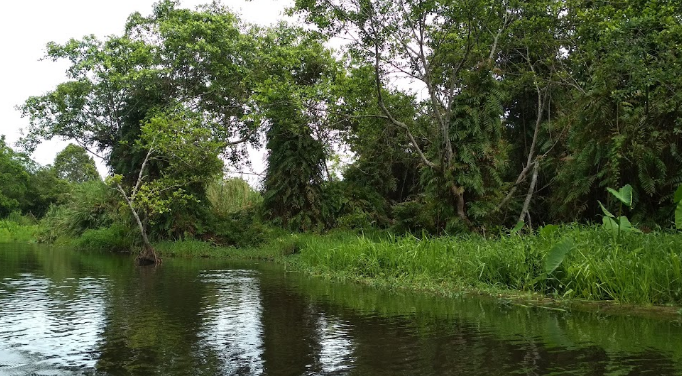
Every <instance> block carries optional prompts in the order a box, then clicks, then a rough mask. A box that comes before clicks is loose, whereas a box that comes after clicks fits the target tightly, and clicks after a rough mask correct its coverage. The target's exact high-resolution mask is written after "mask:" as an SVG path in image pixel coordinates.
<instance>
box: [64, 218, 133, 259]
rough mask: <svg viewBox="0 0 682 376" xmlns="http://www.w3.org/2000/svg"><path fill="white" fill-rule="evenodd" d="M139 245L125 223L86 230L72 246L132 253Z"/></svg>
mask: <svg viewBox="0 0 682 376" xmlns="http://www.w3.org/2000/svg"><path fill="white" fill-rule="evenodd" d="M138 243H139V240H138V239H137V236H136V235H135V232H133V231H131V229H130V227H129V226H127V225H125V224H123V223H114V224H112V225H110V226H107V227H101V228H94V229H88V230H85V231H84V232H83V233H82V234H81V235H80V236H79V237H78V238H76V239H75V240H74V241H73V242H72V243H71V244H72V245H73V246H75V247H76V248H79V249H87V250H97V251H105V252H126V253H127V252H130V250H131V249H133V248H134V246H135V245H137V244H138Z"/></svg>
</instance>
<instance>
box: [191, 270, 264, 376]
mask: <svg viewBox="0 0 682 376" xmlns="http://www.w3.org/2000/svg"><path fill="white" fill-rule="evenodd" d="M200 280H201V281H202V282H203V283H205V284H207V285H209V286H210V288H209V289H208V292H207V294H206V296H205V297H204V301H203V307H204V309H203V311H202V312H201V318H202V325H201V327H200V335H199V336H200V338H201V339H200V341H199V345H198V347H199V351H198V352H197V355H199V356H201V355H200V354H202V353H205V352H206V349H207V348H210V349H212V351H213V352H214V353H215V354H216V355H217V357H218V358H219V359H220V361H221V362H222V366H221V367H220V371H221V372H220V373H221V374H227V375H233V374H238V375H247V374H248V375H259V374H262V373H263V370H264V368H263V360H262V359H263V338H262V326H261V322H260V317H261V311H262V307H261V302H260V290H259V283H258V274H257V273H256V272H255V271H253V270H222V271H208V272H203V273H202V274H201V275H200Z"/></svg>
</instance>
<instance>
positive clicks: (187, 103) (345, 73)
mask: <svg viewBox="0 0 682 376" xmlns="http://www.w3.org/2000/svg"><path fill="white" fill-rule="evenodd" d="M288 12H289V14H290V15H292V16H297V17H299V19H300V20H301V22H302V23H304V24H303V25H301V26H294V25H290V24H285V23H280V24H278V25H274V26H271V27H265V28H264V27H256V26H253V25H248V24H245V23H244V22H242V21H241V20H240V19H239V17H238V16H237V15H236V14H234V13H232V12H231V11H230V10H229V9H227V8H225V7H224V6H222V5H220V4H219V3H213V4H210V5H205V6H202V7H199V8H197V9H195V10H188V9H183V8H180V4H179V2H177V1H168V0H166V1H161V2H159V3H157V4H156V5H155V6H154V8H153V10H152V13H151V14H150V15H148V16H143V15H141V14H139V13H134V14H132V15H131V16H130V17H129V18H128V21H127V23H126V25H125V32H124V33H123V34H122V35H117V36H110V37H107V38H105V39H103V40H100V39H98V38H95V37H94V36H86V37H84V38H81V39H73V40H70V41H68V42H66V43H64V44H56V43H50V44H48V48H47V57H48V58H49V59H52V60H61V59H65V60H67V61H69V62H70V63H71V65H70V68H69V69H68V71H67V80H66V81H65V82H64V83H62V84H60V85H58V86H57V87H56V88H55V89H54V90H52V91H51V92H49V93H47V94H45V95H41V96H35V97H31V98H29V99H28V100H26V102H25V103H24V104H23V105H22V106H20V110H21V111H22V114H23V115H24V116H25V117H27V118H28V120H29V122H30V126H29V127H28V129H27V133H26V134H27V135H26V137H24V139H23V140H22V146H23V148H24V149H25V150H26V151H28V152H30V151H32V150H33V148H34V147H35V146H36V145H37V144H38V143H39V142H41V141H42V140H46V139H51V138H54V137H57V138H63V139H69V140H74V141H75V142H76V143H78V144H79V145H80V147H82V148H83V150H87V151H88V152H89V153H91V154H92V155H97V156H99V157H101V158H102V160H103V161H105V163H106V165H107V167H108V168H109V171H110V173H111V177H110V178H109V179H108V180H107V184H109V186H110V187H113V188H115V189H116V191H117V192H118V193H119V199H122V200H124V201H125V202H126V203H127V206H128V207H129V209H131V212H132V213H133V214H135V216H138V215H139V217H140V218H139V219H138V220H137V222H138V224H139V227H140V228H141V231H142V232H145V228H148V229H151V232H152V235H153V236H157V237H171V238H177V237H182V236H188V235H191V236H204V237H208V238H216V236H217V235H216V234H218V233H224V232H226V231H227V230H225V229H223V230H218V229H217V228H216V224H215V223H216V219H215V216H214V215H212V214H210V213H211V211H212V209H211V201H210V200H209V199H207V187H208V186H209V185H210V184H211V183H212V182H214V181H215V177H216V176H218V175H220V174H221V171H222V169H223V168H225V167H226V166H227V167H230V168H238V167H243V166H245V165H248V164H249V161H248V158H247V150H248V147H254V148H262V147H265V148H266V149H267V170H266V172H265V176H264V178H263V181H262V192H261V193H262V201H260V200H259V201H257V205H253V206H249V207H248V208H249V209H248V210H250V211H251V212H254V213H255V214H253V215H251V214H249V215H246V217H247V218H249V219H248V221H247V223H251V224H252V223H253V221H254V219H253V218H254V217H257V218H259V219H258V220H266V221H269V222H271V223H274V224H276V225H278V226H281V227H284V228H287V229H290V230H295V231H324V230H328V229H331V228H336V227H344V228H365V227H378V228H391V229H393V230H394V231H396V232H422V231H426V232H429V233H434V234H445V233H447V234H453V233H459V232H468V231H478V232H485V231H493V230H494V229H496V228H501V227H508V226H514V225H515V224H517V223H521V222H523V224H524V225H527V226H530V227H533V226H537V225H540V224H544V223H560V222H575V221H577V222H590V221H595V220H597V219H598V215H599V214H600V213H601V210H600V208H599V205H598V204H597V202H598V201H599V200H601V202H605V203H606V205H607V206H608V205H609V204H611V205H615V202H611V201H612V198H610V197H609V196H608V193H607V191H606V188H607V187H614V188H617V187H620V186H623V185H625V184H630V185H631V186H632V191H633V204H632V210H631V212H630V213H629V214H630V216H631V219H632V220H633V223H638V224H639V225H640V226H641V227H655V226H661V227H664V228H665V227H670V226H671V225H672V218H673V212H674V209H675V203H674V202H673V199H672V196H673V192H674V191H675V189H676V188H677V186H678V185H679V184H680V182H682V169H681V168H680V167H682V155H680V151H679V148H680V145H682V144H681V137H680V134H681V131H682V121H681V120H680V119H682V90H681V89H682V76H680V75H679V74H678V72H679V71H680V69H681V67H682V53H680V51H682V49H681V48H680V47H681V44H682V4H681V3H679V2H678V1H673V0H658V1H648V0H624V1H620V2H602V1H593V0H531V1H522V0H505V1H493V0H472V1H467V2H462V1H451V0H419V1H417V0H296V2H295V4H294V6H293V7H292V8H291V9H289V11H288ZM330 41H331V42H333V43H334V44H341V45H342V47H341V48H340V49H338V50H333V49H331V48H329V47H328V46H329V45H331V43H330ZM341 146H343V147H345V148H346V149H347V150H349V151H350V153H349V154H350V155H352V161H351V163H349V164H348V165H347V166H344V168H343V174H342V177H339V176H336V174H335V173H334V171H333V170H334V169H333V168H332V167H333V165H334V164H335V163H336V161H338V159H339V156H338V150H339V148H340V147H341ZM2 150H4V151H3V153H4V154H3V156H2V158H6V157H5V155H10V157H9V158H10V159H13V160H15V161H19V160H20V159H21V158H18V159H17V157H11V155H14V154H11V153H14V152H12V151H11V150H10V149H9V148H7V147H6V146H3V149H2ZM8 153H9V154H8ZM17 155H18V154H17ZM3 161H4V159H3ZM2 163H5V162H2ZM20 164H21V163H20ZM2 166H5V164H3V165H2ZM24 166H26V163H24ZM1 168H2V173H3V174H5V173H9V174H12V175H15V174H16V176H26V179H29V177H30V175H31V174H30V173H28V175H22V174H23V173H19V172H18V171H19V170H11V169H9V170H7V169H6V167H1ZM28 170H30V168H29V169H27V170H26V171H28ZM21 179H24V178H21ZM4 180H6V179H3V181H4ZM32 186H36V185H32ZM7 192H10V193H7ZM11 192H12V191H11V189H10V190H9V191H8V190H5V188H3V190H0V214H7V213H8V212H10V211H12V210H23V211H32V210H34V209H30V208H29V206H30V205H29V206H21V204H18V203H17V202H18V201H17V200H16V199H12V198H11V197H10V196H11ZM8 194H9V196H8ZM6 197H10V198H9V199H7V198H6ZM13 200H14V201H13ZM31 200H34V199H29V201H31ZM35 200H37V199H35ZM35 202H38V201H35ZM36 205H42V207H43V209H41V210H39V211H38V210H36V213H37V214H38V215H41V214H44V213H45V212H46V210H47V209H45V205H48V206H49V203H43V204H36ZM242 211H243V210H242ZM231 215H232V214H231ZM240 216H241V217H240V218H241V220H244V213H241V214H240ZM223 219H224V218H223ZM228 227H229V226H228ZM233 230H234V228H232V227H230V231H233Z"/></svg>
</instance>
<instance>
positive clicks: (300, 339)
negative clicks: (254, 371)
mask: <svg viewBox="0 0 682 376" xmlns="http://www.w3.org/2000/svg"><path fill="white" fill-rule="evenodd" d="M261 299H262V304H263V314H262V323H263V345H264V352H263V360H264V363H265V373H266V374H267V375H271V376H277V375H306V374H316V373H317V372H319V365H318V364H317V354H318V353H319V351H320V347H319V341H318V338H317V322H318V320H317V317H316V312H315V310H314V308H313V307H312V305H311V304H310V303H309V302H308V301H307V300H306V299H303V298H302V296H301V295H300V294H298V293H297V292H295V291H292V290H290V289H289V287H288V286H286V285H285V284H284V283H283V280H282V279H281V278H280V275H279V273H274V274H272V275H270V274H267V273H264V274H263V275H262V277H261Z"/></svg>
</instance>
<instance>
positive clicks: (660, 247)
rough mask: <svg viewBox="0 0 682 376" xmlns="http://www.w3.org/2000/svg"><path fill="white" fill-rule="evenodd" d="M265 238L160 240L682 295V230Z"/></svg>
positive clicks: (642, 294) (113, 246) (501, 289)
mask: <svg viewBox="0 0 682 376" xmlns="http://www.w3.org/2000/svg"><path fill="white" fill-rule="evenodd" d="M36 233H37V226H36V225H33V224H18V223H16V222H12V221H2V222H1V223H0V241H5V242H8V241H15V242H16V241H20V242H21V241H29V240H30V239H31V238H32V237H33V236H34V235H35V234H36ZM124 233H126V232H125V231H123V232H121V231H118V230H116V229H114V228H110V229H106V230H96V231H95V230H93V231H89V232H86V233H85V234H84V235H83V236H82V237H80V238H78V239H62V240H61V241H60V242H58V244H62V245H67V246H72V247H76V248H87V249H100V250H120V249H126V247H127V249H129V247H130V246H129V244H132V243H133V242H134V239H135V237H134V236H133V235H134V234H130V233H129V231H128V232H127V235H125V234H124ZM265 235H266V236H265V239H267V240H266V241H265V242H264V243H263V244H261V245H260V246H258V247H252V248H233V247H218V246H214V245H212V244H211V243H208V242H203V241H198V240H185V241H175V242H171V241H166V242H159V243H156V244H155V247H156V249H157V250H158V251H159V253H160V254H161V256H162V257H177V258H183V257H188V258H192V257H216V258H230V259H239V260H269V261H275V262H279V263H284V264H286V265H287V267H288V268H291V269H295V270H300V271H304V272H306V273H307V274H310V275H316V276H322V277H325V278H328V279H333V280H342V281H348V282H356V283H363V284H368V285H372V286H377V287H382V288H400V289H412V290H420V291H426V292H429V293H435V294H443V295H452V294H458V293H461V292H462V291H478V292H484V293H490V294H498V293H502V294H507V295H514V294H527V295H531V294H532V295H533V296H535V297H538V296H547V297H549V298H561V299H580V300H589V301H615V302H619V303H628V304H636V305H669V306H680V305H682V235H679V234H674V233H663V232H654V233H649V234H640V233H623V234H621V237H620V238H614V237H613V236H612V234H611V233H609V232H607V231H605V230H603V229H602V228H600V227H587V226H577V225H573V226H562V227H556V228H553V229H552V231H540V232H539V233H536V234H530V235H528V234H526V235H516V234H512V235H508V234H503V235H499V236H494V237H482V236H479V235H471V236H458V237H441V238H415V237H412V236H402V237H396V236H393V235H391V234H389V233H384V232H378V233H373V234H371V235H358V234H355V233H352V232H341V231H339V232H333V233H331V234H327V235H316V234H289V233H283V232H281V231H274V230H272V231H270V232H268V233H267V234H265ZM566 240H570V242H572V244H573V245H574V247H573V248H572V250H571V251H570V252H568V253H567V254H566V256H565V258H564V259H563V262H562V263H561V264H560V265H559V266H558V268H556V270H554V271H553V272H551V273H549V274H548V273H547V272H546V260H547V258H548V255H549V253H550V250H551V249H552V248H553V247H555V246H556V245H557V244H560V243H562V242H564V241H566Z"/></svg>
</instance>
